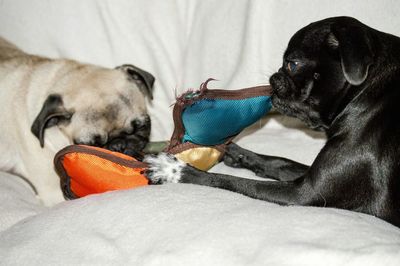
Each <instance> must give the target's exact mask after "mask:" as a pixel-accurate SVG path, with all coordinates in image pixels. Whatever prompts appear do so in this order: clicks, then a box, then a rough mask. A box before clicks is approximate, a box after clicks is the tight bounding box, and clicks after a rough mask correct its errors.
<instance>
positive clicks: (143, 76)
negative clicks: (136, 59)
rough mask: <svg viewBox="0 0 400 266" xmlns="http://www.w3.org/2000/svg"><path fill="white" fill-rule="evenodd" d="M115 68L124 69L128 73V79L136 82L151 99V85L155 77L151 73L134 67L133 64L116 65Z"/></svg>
mask: <svg viewBox="0 0 400 266" xmlns="http://www.w3.org/2000/svg"><path fill="white" fill-rule="evenodd" d="M116 69H121V70H122V71H124V72H125V73H126V74H127V75H128V78H129V80H131V81H133V82H135V83H136V85H137V86H138V87H139V89H140V91H141V92H142V93H143V95H146V96H148V97H149V98H150V99H151V100H153V85H154V81H155V78H154V76H153V75H152V74H150V73H149V72H146V71H144V70H143V69H140V68H138V67H135V66H134V65H122V66H118V67H116Z"/></svg>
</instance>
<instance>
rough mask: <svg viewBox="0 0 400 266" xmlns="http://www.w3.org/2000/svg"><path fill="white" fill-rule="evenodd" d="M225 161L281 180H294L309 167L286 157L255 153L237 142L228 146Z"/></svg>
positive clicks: (266, 176)
mask: <svg viewBox="0 0 400 266" xmlns="http://www.w3.org/2000/svg"><path fill="white" fill-rule="evenodd" d="M224 163H225V164H226V165H228V166H230V167H235V168H246V169H249V170H251V171H253V172H254V173H255V174H256V175H257V176H260V177H264V178H271V179H275V180H279V181H293V180H295V179H297V178H299V177H301V176H302V175H304V173H305V172H306V171H307V170H308V168H309V166H307V165H304V164H301V163H298V162H295V161H292V160H289V159H286V158H282V157H276V156H268V155H262V154H257V153H254V152H252V151H249V150H246V149H243V148H242V147H240V146H238V145H237V144H235V143H232V144H230V145H228V146H227V148H226V152H225V155H224Z"/></svg>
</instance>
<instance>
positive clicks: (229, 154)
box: [224, 143, 248, 168]
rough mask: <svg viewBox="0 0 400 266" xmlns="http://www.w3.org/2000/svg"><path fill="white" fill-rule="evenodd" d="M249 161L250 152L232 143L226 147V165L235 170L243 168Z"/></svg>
mask: <svg viewBox="0 0 400 266" xmlns="http://www.w3.org/2000/svg"><path fill="white" fill-rule="evenodd" d="M247 161H248V151H247V150H245V149H243V148H241V147H240V146H238V145H236V144H235V143H231V144H229V145H228V146H227V147H226V150H225V154H224V164H225V165H227V166H230V167H234V168H243V167H245V166H246V162H247Z"/></svg>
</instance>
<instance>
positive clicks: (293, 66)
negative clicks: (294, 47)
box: [286, 61, 299, 72]
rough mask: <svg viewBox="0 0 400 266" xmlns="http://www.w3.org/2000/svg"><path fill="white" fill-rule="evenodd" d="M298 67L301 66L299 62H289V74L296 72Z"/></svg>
mask: <svg viewBox="0 0 400 266" xmlns="http://www.w3.org/2000/svg"><path fill="white" fill-rule="evenodd" d="M298 66H299V62H296V61H289V62H287V65H286V67H287V69H288V70H289V72H293V71H295V70H296V69H297V67H298Z"/></svg>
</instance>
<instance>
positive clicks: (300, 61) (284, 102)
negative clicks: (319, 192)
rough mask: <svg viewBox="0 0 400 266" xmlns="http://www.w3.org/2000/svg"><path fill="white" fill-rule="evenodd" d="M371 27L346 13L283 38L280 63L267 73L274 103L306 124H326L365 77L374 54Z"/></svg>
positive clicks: (357, 89) (314, 126) (365, 80)
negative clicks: (286, 40) (283, 49)
mask: <svg viewBox="0 0 400 266" xmlns="http://www.w3.org/2000/svg"><path fill="white" fill-rule="evenodd" d="M371 30H372V29H370V28H368V27H367V26H365V25H364V24H362V23H361V22H359V21H357V20H355V19H353V18H348V17H337V18H330V19H326V20H322V21H318V22H315V23H312V24H310V25H308V26H306V27H305V28H303V29H301V30H299V31H298V32H297V33H296V34H295V35H294V36H293V37H292V38H291V40H290V42H289V45H288V48H287V50H286V52H285V54H284V59H283V64H282V67H281V68H280V69H279V70H278V72H277V73H275V74H274V75H272V76H271V77H270V84H271V86H272V88H273V95H272V103H273V105H274V107H275V108H276V109H277V110H278V111H280V112H282V113H284V114H286V115H289V116H294V117H297V118H299V119H301V120H302V121H304V122H305V123H307V124H308V125H309V126H310V127H311V128H314V129H319V130H326V129H327V128H329V126H330V125H331V123H332V121H333V120H334V118H335V117H336V116H337V115H338V114H339V113H340V112H341V111H342V110H343V108H344V107H345V106H346V104H347V103H349V102H350V101H351V99H353V98H354V96H355V95H356V94H357V92H358V91H359V90H360V88H361V87H362V86H364V85H365V84H366V83H368V82H369V81H368V79H367V78H368V73H369V69H370V66H371V65H372V63H373V56H374V54H373V49H372V46H373V44H372V38H371Z"/></svg>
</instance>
